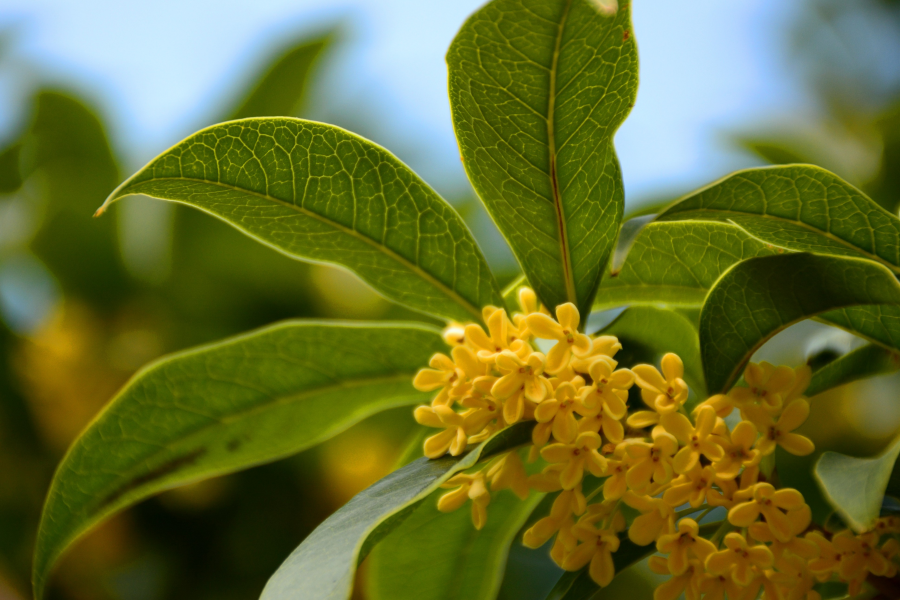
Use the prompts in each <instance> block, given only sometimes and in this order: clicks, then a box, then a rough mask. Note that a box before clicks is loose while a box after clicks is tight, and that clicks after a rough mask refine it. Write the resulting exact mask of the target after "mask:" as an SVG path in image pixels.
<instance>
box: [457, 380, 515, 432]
mask: <svg viewBox="0 0 900 600" xmlns="http://www.w3.org/2000/svg"><path fill="white" fill-rule="evenodd" d="M460 404H462V405H463V407H464V408H468V409H469V410H467V411H466V412H465V413H464V416H465V428H466V432H467V433H468V434H469V443H470V444H474V443H476V442H480V441H482V440H483V439H487V438H488V437H490V436H491V435H493V434H494V432H495V431H498V430H500V429H503V428H504V427H506V422H505V421H504V420H503V405H502V404H500V402H499V401H498V400H495V399H494V398H491V397H490V396H484V395H483V394H481V393H478V392H475V393H471V394H470V395H468V396H466V397H465V398H463V399H462V400H461V401H460Z"/></svg>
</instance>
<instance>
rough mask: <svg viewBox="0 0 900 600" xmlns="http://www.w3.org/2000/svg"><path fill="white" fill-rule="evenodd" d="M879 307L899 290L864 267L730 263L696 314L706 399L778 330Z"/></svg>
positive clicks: (865, 263) (793, 258)
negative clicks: (849, 310)
mask: <svg viewBox="0 0 900 600" xmlns="http://www.w3.org/2000/svg"><path fill="white" fill-rule="evenodd" d="M880 304H892V305H897V304H900V285H898V282H897V279H896V278H895V277H894V275H893V274H892V273H891V272H890V271H888V270H887V269H886V268H884V267H882V266H880V265H879V264H877V263H875V262H872V261H869V260H864V259H854V258H843V257H836V256H820V255H814V254H806V253H798V254H785V255H781V256H767V257H759V258H752V259H749V260H746V261H744V262H742V263H739V264H737V265H736V266H735V267H733V268H732V269H731V270H729V271H728V272H726V273H725V274H724V275H723V276H722V277H721V278H720V279H719V281H718V282H716V284H715V286H713V288H712V289H711V290H710V292H709V295H708V296H707V298H706V301H705V302H704V304H703V309H702V311H701V313H700V349H701V354H702V357H703V369H704V372H705V375H706V382H707V385H708V387H709V392H710V393H720V392H725V391H727V390H728V389H729V388H730V387H731V386H732V385H733V384H734V382H735V381H736V380H737V379H738V377H739V376H740V374H741V372H742V370H743V368H744V365H745V364H746V363H747V361H748V360H750V357H751V356H752V355H753V353H754V352H755V351H756V350H757V349H758V348H759V347H760V346H761V345H762V344H763V343H764V342H765V341H766V340H768V339H769V338H770V337H771V336H772V335H774V334H775V333H777V332H779V331H781V330H782V329H784V328H785V327H787V326H789V325H791V324H793V323H796V322H798V321H801V320H803V319H807V318H810V317H814V316H817V315H819V314H822V313H825V312H827V311H830V310H835V309H839V308H846V307H854V306H866V305H880Z"/></svg>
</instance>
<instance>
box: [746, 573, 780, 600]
mask: <svg viewBox="0 0 900 600" xmlns="http://www.w3.org/2000/svg"><path fill="white" fill-rule="evenodd" d="M754 575H755V576H754V578H753V581H751V582H750V585H748V586H747V588H746V589H745V590H744V598H756V597H757V596H759V590H760V588H762V589H763V590H764V592H763V596H762V598H763V599H764V600H784V599H783V596H782V595H781V590H780V589H778V584H777V583H776V578H775V575H776V572H775V571H773V570H771V569H766V570H760V569H756V570H754Z"/></svg>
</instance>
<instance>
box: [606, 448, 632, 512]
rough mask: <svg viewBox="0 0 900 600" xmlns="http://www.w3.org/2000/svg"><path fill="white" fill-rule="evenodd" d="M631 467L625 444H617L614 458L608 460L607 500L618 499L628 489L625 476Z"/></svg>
mask: <svg viewBox="0 0 900 600" xmlns="http://www.w3.org/2000/svg"><path fill="white" fill-rule="evenodd" d="M630 467H631V463H630V462H629V458H628V455H627V451H626V446H625V445H624V444H619V445H617V446H616V449H615V454H614V458H612V459H607V461H606V475H607V477H606V480H604V482H603V497H604V498H605V499H607V500H617V499H619V498H621V497H622V496H623V495H625V492H626V491H628V483H627V482H626V480H625V476H626V474H627V472H628V469H629V468H630Z"/></svg>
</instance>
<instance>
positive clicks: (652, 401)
mask: <svg viewBox="0 0 900 600" xmlns="http://www.w3.org/2000/svg"><path fill="white" fill-rule="evenodd" d="M661 366H662V373H660V372H659V371H658V370H657V369H656V367H654V366H652V365H637V366H635V367H633V368H632V369H631V371H632V372H633V373H634V375H635V383H637V385H638V386H639V387H640V388H641V398H643V399H644V402H646V403H647V406H649V407H650V408H652V409H653V410H655V411H656V412H658V413H660V414H665V413H671V412H675V411H676V410H678V408H679V407H681V405H682V404H684V402H685V400H687V397H688V386H687V384H686V383H685V382H684V379H683V377H684V363H683V362H681V359H680V358H679V357H678V355H677V354H672V353H671V352H670V353H669V354H666V355H665V356H663V357H662V364H661Z"/></svg>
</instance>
